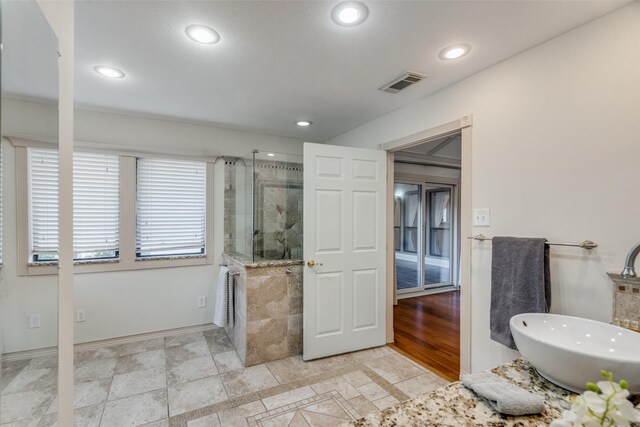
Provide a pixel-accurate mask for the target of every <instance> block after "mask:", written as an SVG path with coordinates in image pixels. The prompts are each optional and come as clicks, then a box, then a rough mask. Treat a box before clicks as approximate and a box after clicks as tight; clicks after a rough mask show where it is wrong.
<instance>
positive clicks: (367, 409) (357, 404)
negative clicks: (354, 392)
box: [349, 396, 378, 417]
mask: <svg viewBox="0 0 640 427" xmlns="http://www.w3.org/2000/svg"><path fill="white" fill-rule="evenodd" d="M349 404H350V405H351V406H352V407H353V409H355V410H356V412H357V413H358V414H360V416H361V417H366V416H367V415H369V414H371V413H373V412H378V408H376V407H375V406H374V405H373V403H371V402H369V400H367V398H366V397H364V396H358V397H354V398H353V399H350V400H349Z"/></svg>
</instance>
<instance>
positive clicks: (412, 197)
mask: <svg viewBox="0 0 640 427" xmlns="http://www.w3.org/2000/svg"><path fill="white" fill-rule="evenodd" d="M394 193H395V197H394V213H393V218H394V241H395V257H396V276H397V288H398V290H405V289H413V288H419V287H421V286H422V285H421V283H422V282H421V278H420V271H421V270H422V267H421V263H420V262H419V261H420V252H421V251H420V247H421V244H422V242H421V236H422V232H421V227H422V208H421V206H422V186H421V185H419V184H403V183H396V184H395V185H394Z"/></svg>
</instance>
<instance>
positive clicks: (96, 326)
mask: <svg viewBox="0 0 640 427" xmlns="http://www.w3.org/2000/svg"><path fill="white" fill-rule="evenodd" d="M2 114H3V120H2V124H3V132H4V133H6V134H13V135H24V136H32V137H36V138H42V137H45V138H46V137H52V136H54V135H55V133H56V121H57V118H56V115H55V106H51V105H45V104H39V103H33V102H25V101H18V100H11V99H4V100H3V111H2ZM75 139H76V141H82V142H89V143H100V144H113V145H116V146H128V147H140V148H149V147H152V148H157V149H167V150H175V151H181V152H184V153H186V154H196V155H207V156H214V155H231V156H242V155H245V154H247V153H248V152H250V151H251V150H252V149H254V148H258V149H264V150H269V151H275V152H286V153H293V154H301V153H302V141H299V140H295V139H291V138H283V137H275V136H270V135H260V134H255V133H250V132H243V131H237V130H230V129H223V128H218V127H212V126H203V125H195V124H188V123H180V122H173V121H166V120H156V119H149V118H141V117H134V116H126V115H119V114H107V113H100V112H94V111H85V110H76V112H75ZM4 148H7V149H5V151H4V153H3V154H4V155H5V159H4V161H5V165H6V166H7V167H6V168H5V169H4V171H3V177H4V179H5V180H4V198H5V209H4V224H5V225H4V233H5V234H4V242H5V243H4V254H5V257H4V258H5V259H4V266H3V268H2V271H1V273H0V274H1V276H2V277H3V282H2V289H3V307H2V316H3V319H2V325H5V329H4V331H2V334H3V340H2V341H3V344H4V349H3V351H5V352H12V351H19V350H26V349H33V348H41V347H47V346H53V345H55V344H56V341H57V340H56V338H57V333H56V332H57V331H56V327H57V324H56V322H57V291H56V285H57V277H56V276H44V277H33V276H31V277H18V276H17V271H16V270H17V269H16V264H17V260H16V257H15V244H16V243H15V242H16V235H15V224H16V218H15V168H14V165H15V159H14V150H13V149H12V148H11V146H10V145H9V144H5V146H4ZM223 163H224V162H222V161H218V162H217V163H216V168H215V169H216V170H215V177H214V187H215V189H214V218H215V219H214V240H215V245H214V248H213V250H214V255H215V256H214V258H215V259H216V262H215V263H214V264H213V265H206V266H193V267H179V268H162V269H154V270H140V271H123V272H106V273H91V274H76V275H75V278H74V288H75V298H76V307H83V308H85V309H86V313H87V321H86V322H83V323H76V328H75V341H76V342H87V341H94V340H100V339H106V338H113V337H120V336H125V335H132V334H138V333H143V332H150V331H157V330H163V329H170V328H177V327H182V326H190V325H198V324H202V323H207V322H211V321H212V320H213V304H214V292H213V283H214V280H215V278H216V276H217V272H218V259H219V256H220V254H221V252H222V248H223V241H224V236H223V216H224V215H223V200H224V170H223V167H224V165H223ZM198 295H206V296H207V307H206V308H205V309H198V308H196V297H197V296H198ZM29 313H40V314H41V316H42V327H41V328H39V329H28V324H27V316H28V314H29Z"/></svg>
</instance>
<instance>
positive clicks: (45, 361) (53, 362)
mask: <svg viewBox="0 0 640 427" xmlns="http://www.w3.org/2000/svg"><path fill="white" fill-rule="evenodd" d="M46 368H51V369H56V368H58V355H54V356H47V357H36V358H35V359H31V360H30V361H29V364H28V365H27V366H26V368H24V369H46Z"/></svg>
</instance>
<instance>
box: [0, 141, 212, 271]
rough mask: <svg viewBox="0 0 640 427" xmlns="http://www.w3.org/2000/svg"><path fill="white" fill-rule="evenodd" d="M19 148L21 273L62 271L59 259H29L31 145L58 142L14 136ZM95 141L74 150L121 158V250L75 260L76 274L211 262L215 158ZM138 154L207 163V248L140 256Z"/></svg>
mask: <svg viewBox="0 0 640 427" xmlns="http://www.w3.org/2000/svg"><path fill="white" fill-rule="evenodd" d="M11 142H12V144H13V145H14V147H15V152H16V157H15V158H16V193H17V194H16V202H17V206H16V210H17V212H16V213H17V230H16V231H17V237H18V242H17V251H18V253H17V255H18V275H19V276H43V275H54V274H57V273H58V263H57V261H55V262H38V263H33V262H29V246H30V242H29V234H30V230H29V227H30V226H29V222H30V218H29V198H30V195H29V171H28V168H27V164H28V155H27V150H28V148H48V149H51V148H53V149H55V148H57V147H56V145H55V144H51V143H48V142H41V141H31V140H23V139H16V138H12V139H11ZM90 145H91V144H76V145H75V151H82V152H94V153H104V154H112V155H117V156H119V157H120V250H119V255H120V256H119V258H118V259H105V260H101V259H98V260H78V261H74V273H97V272H106V271H128V270H145V269H153V268H170V267H187V266H196V265H208V264H213V262H214V259H213V245H214V242H213V221H214V218H213V184H214V183H213V176H214V163H215V160H216V158H217V157H209V158H206V157H204V158H203V157H202V156H191V155H188V154H186V155H185V154H173V153H162V152H156V151H149V152H131V151H126V152H125V151H118V150H117V149H115V150H110V149H108V148H104V149H103V148H102V147H100V148H92V147H91V146H90ZM138 157H164V158H168V159H180V160H195V161H201V162H202V161H204V162H206V164H207V165H206V184H205V192H206V196H205V203H206V211H205V212H206V225H205V227H206V229H205V253H204V254H202V255H185V256H180V255H178V256H170V257H154V258H137V257H136V214H135V213H136V208H135V207H136V159H137V158H138Z"/></svg>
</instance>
